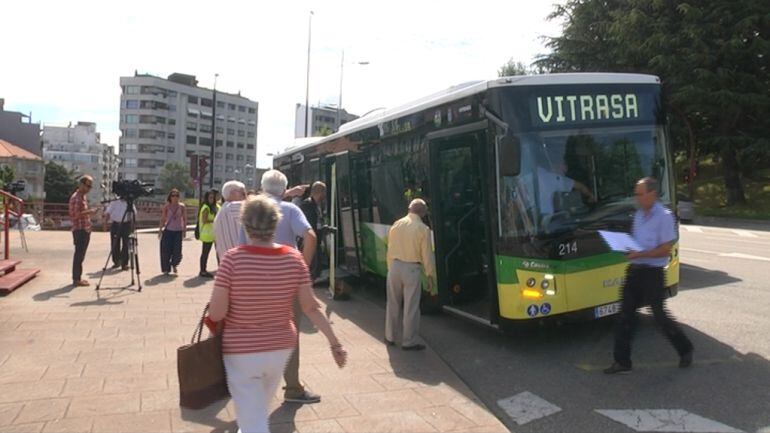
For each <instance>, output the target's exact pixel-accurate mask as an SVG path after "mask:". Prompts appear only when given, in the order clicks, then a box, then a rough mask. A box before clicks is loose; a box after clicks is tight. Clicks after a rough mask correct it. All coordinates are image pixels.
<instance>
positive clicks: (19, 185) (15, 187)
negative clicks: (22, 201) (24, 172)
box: [3, 179, 27, 195]
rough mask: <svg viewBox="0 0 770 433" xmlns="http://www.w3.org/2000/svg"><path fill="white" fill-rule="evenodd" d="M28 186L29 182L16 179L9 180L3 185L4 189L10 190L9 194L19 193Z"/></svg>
mask: <svg viewBox="0 0 770 433" xmlns="http://www.w3.org/2000/svg"><path fill="white" fill-rule="evenodd" d="M26 187H27V182H25V181H24V180H23V179H22V180H15V181H13V182H8V183H6V184H5V185H4V186H3V191H6V192H8V193H9V194H13V195H18V194H19V193H20V192H22V191H24V189H25V188H26Z"/></svg>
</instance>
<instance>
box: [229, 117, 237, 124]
mask: <svg viewBox="0 0 770 433" xmlns="http://www.w3.org/2000/svg"><path fill="white" fill-rule="evenodd" d="M227 121H228V122H230V123H235V117H228V118H227Z"/></svg>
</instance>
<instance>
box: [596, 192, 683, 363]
mask: <svg viewBox="0 0 770 433" xmlns="http://www.w3.org/2000/svg"><path fill="white" fill-rule="evenodd" d="M634 195H635V196H636V201H637V203H639V210H637V211H636V214H635V215H634V225H633V229H632V232H631V236H632V237H633V238H634V240H635V241H636V242H637V243H638V244H639V246H640V247H642V248H643V251H633V252H630V253H628V254H626V257H628V260H629V261H630V262H631V263H630V264H629V266H628V271H627V273H626V280H625V283H624V284H623V289H622V290H623V293H622V299H621V306H620V315H619V317H618V322H617V329H616V332H615V349H614V357H615V362H614V363H613V364H612V366H610V367H609V368H607V369H605V370H604V372H605V373H606V374H615V373H629V372H630V371H631V368H632V364H631V339H632V337H633V334H634V330H635V328H636V322H637V317H636V310H637V309H638V308H640V307H642V306H644V305H645V304H646V303H647V302H649V304H650V307H651V308H652V313H653V316H654V317H655V323H657V325H658V327H659V328H660V329H661V331H662V332H663V334H664V335H665V336H666V338H668V340H669V341H670V342H671V344H673V346H674V348H675V349H676V351H677V353H678V354H679V367H680V368H686V367H689V366H690V364H692V353H693V346H692V343H691V342H690V340H689V339H688V338H687V336H686V335H684V332H682V330H681V329H680V327H679V325H678V324H677V323H676V320H675V319H674V318H672V317H671V316H670V315H669V314H668V310H667V309H666V305H665V304H666V295H665V293H664V292H665V283H664V269H663V268H664V267H665V266H666V265H668V260H669V254H670V253H671V247H672V246H673V245H674V242H675V241H676V229H675V226H674V217H673V215H672V214H671V211H669V210H668V209H666V208H665V207H663V205H662V204H661V203H660V201H658V181H657V180H656V179H654V178H652V177H645V178H643V179H641V180H639V181H638V182H637V183H636V188H635V189H634Z"/></svg>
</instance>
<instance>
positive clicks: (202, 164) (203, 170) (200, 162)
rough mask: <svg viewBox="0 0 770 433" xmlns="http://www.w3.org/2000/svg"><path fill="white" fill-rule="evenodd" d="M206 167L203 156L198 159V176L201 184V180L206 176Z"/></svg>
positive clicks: (206, 162)
mask: <svg viewBox="0 0 770 433" xmlns="http://www.w3.org/2000/svg"><path fill="white" fill-rule="evenodd" d="M208 166H209V162H208V160H207V159H206V157H205V156H201V157H199V158H198V174H199V175H200V180H201V182H203V179H205V178H206V174H208V170H207V169H208Z"/></svg>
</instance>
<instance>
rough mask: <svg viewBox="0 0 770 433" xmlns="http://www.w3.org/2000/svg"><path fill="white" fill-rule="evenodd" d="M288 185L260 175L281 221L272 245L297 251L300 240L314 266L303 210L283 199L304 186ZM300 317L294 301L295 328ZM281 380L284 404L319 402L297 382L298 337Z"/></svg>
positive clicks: (278, 177)
mask: <svg viewBox="0 0 770 433" xmlns="http://www.w3.org/2000/svg"><path fill="white" fill-rule="evenodd" d="M288 183H289V181H288V179H286V176H285V175H284V174H283V173H281V172H280V171H278V170H268V171H266V172H265V174H263V175H262V192H264V193H265V194H267V195H269V196H270V197H271V198H272V199H273V200H275V202H276V203H277V204H278V206H279V207H280V209H281V220H280V221H278V226H277V227H276V228H275V235H274V236H275V237H274V242H275V243H277V244H281V245H287V246H290V247H292V248H297V238H302V242H303V245H305V246H306V247H305V248H303V249H302V257H303V258H304V259H305V264H307V265H308V266H310V264H311V263H313V256H315V250H316V234H315V232H314V231H313V228H312V227H311V226H310V223H308V221H307V218H305V214H304V213H303V212H302V210H301V209H300V208H299V207H298V206H297V205H295V204H293V203H291V202H288V201H284V200H283V199H284V198H288V197H290V196H291V195H294V194H296V193H297V192H299V193H300V194H301V193H302V191H304V190H305V189H306V188H307V185H300V186H297V187H294V188H292V189H291V190H290V192H289V191H286V186H287V185H288ZM287 193H288V194H287ZM241 233H242V234H241V240H242V242H243V243H245V241H246V238H245V234H244V232H241ZM301 317H302V309H301V308H300V307H299V303H296V302H295V305H294V322H295V325H296V326H297V328H299V320H300V318H301ZM283 379H284V380H285V381H286V387H284V394H283V398H284V400H285V401H287V402H292V403H317V402H319V401H321V397H320V396H319V395H316V394H313V393H311V392H309V391H307V390H305V387H304V386H302V383H300V381H299V338H297V346H296V348H295V349H294V352H293V353H292V354H291V357H290V358H289V361H288V362H287V363H286V370H285V371H284V373H283Z"/></svg>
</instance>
